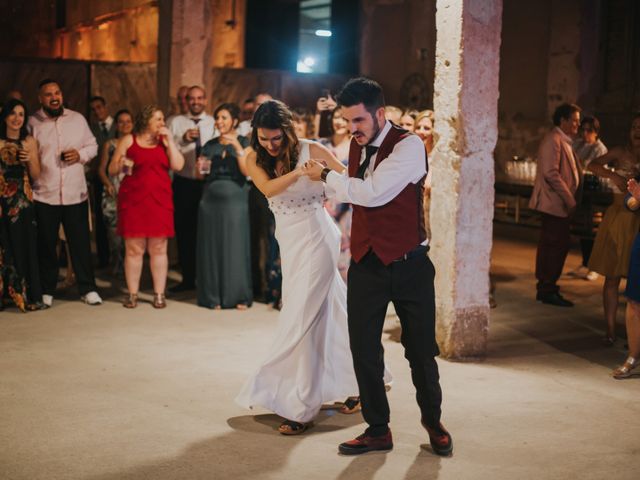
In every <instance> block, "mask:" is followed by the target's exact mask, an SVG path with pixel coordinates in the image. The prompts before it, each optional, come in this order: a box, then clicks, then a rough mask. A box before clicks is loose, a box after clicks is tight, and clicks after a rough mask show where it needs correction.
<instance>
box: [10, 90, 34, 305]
mask: <svg viewBox="0 0 640 480" xmlns="http://www.w3.org/2000/svg"><path fill="white" fill-rule="evenodd" d="M26 119H27V108H26V106H25V104H24V103H22V102H21V101H20V100H15V99H12V100H10V101H8V102H7V103H6V104H5V105H4V107H3V109H2V112H0V307H1V306H2V305H3V304H4V302H5V300H6V301H9V300H11V301H13V303H14V304H15V305H16V306H17V307H18V308H19V309H20V310H22V311H23V312H24V311H26V310H37V309H39V308H43V307H44V304H43V303H42V287H41V285H40V274H39V271H38V248H37V230H36V219H35V209H34V205H33V194H32V191H31V181H32V180H35V179H36V178H38V176H39V175H40V161H39V159H38V146H37V143H36V140H35V139H34V138H33V137H32V136H31V135H29V134H28V132H27V128H26Z"/></svg>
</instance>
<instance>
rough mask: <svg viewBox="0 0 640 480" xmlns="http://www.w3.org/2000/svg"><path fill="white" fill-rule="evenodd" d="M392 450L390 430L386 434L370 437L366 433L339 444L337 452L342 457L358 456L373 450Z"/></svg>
mask: <svg viewBox="0 0 640 480" xmlns="http://www.w3.org/2000/svg"><path fill="white" fill-rule="evenodd" d="M392 448H393V439H392V438H391V430H389V431H387V433H386V434H384V435H381V436H377V437H372V436H370V435H367V432H365V433H363V434H362V435H360V436H358V437H356V438H354V439H353V440H349V441H348V442H344V443H341V444H340V446H339V447H338V451H339V452H340V453H341V454H343V455H360V454H361V453H367V452H373V451H375V450H391V449H392Z"/></svg>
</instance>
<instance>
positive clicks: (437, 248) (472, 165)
mask: <svg viewBox="0 0 640 480" xmlns="http://www.w3.org/2000/svg"><path fill="white" fill-rule="evenodd" d="M501 20H502V0H438V2H437V12H436V28H437V42H436V74H435V85H434V92H435V93H434V111H435V130H436V134H437V135H438V136H439V140H438V143H437V144H436V149H435V152H434V155H433V158H432V161H431V168H432V172H433V178H432V193H431V195H432V197H431V210H430V217H431V231H432V239H431V251H430V255H431V257H432V258H433V260H434V263H435V266H436V310H437V327H436V335H437V339H438V344H439V345H440V350H441V353H442V355H443V356H444V357H445V358H452V359H465V358H474V357H481V356H483V355H485V353H486V349H487V336H488V329H489V264H490V256H491V245H492V233H493V229H492V220H493V200H494V189H493V184H494V159H493V150H494V147H495V145H496V140H497V136H498V71H499V58H500V31H501V25H502V22H501Z"/></svg>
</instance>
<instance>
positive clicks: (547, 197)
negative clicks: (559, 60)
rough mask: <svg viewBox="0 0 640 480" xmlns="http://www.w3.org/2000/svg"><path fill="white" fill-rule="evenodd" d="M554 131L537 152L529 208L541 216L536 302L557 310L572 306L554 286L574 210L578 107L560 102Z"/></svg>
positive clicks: (577, 172) (564, 256) (568, 243)
mask: <svg viewBox="0 0 640 480" xmlns="http://www.w3.org/2000/svg"><path fill="white" fill-rule="evenodd" d="M553 124H554V125H555V126H554V128H553V129H552V130H551V131H550V132H548V133H547V134H546V135H545V137H544V139H543V140H542V143H541V144H540V150H539V151H538V171H537V174H536V182H535V185H534V187H533V193H532V194H531V200H530V202H529V208H531V209H533V210H537V211H538V212H540V213H541V215H542V228H541V229H540V241H539V242H538V251H537V253H536V279H537V280H538V283H537V285H536V289H537V294H536V300H539V301H541V302H542V303H547V304H550V305H556V306H559V307H572V306H573V303H572V302H570V301H569V300H567V299H565V298H564V297H563V296H562V295H560V291H559V288H558V285H557V281H558V278H560V275H561V274H562V267H563V266H564V261H565V259H566V258H567V253H568V252H569V246H570V234H569V224H570V222H571V215H572V213H573V211H574V210H575V208H576V198H575V194H576V190H577V189H578V185H579V183H580V172H579V170H578V165H577V163H576V158H575V156H574V154H573V149H572V147H571V144H572V137H575V136H576V135H577V133H578V128H579V126H580V107H578V106H577V105H572V104H568V103H563V104H562V105H560V106H559V107H558V108H556V110H555V112H554V113H553Z"/></svg>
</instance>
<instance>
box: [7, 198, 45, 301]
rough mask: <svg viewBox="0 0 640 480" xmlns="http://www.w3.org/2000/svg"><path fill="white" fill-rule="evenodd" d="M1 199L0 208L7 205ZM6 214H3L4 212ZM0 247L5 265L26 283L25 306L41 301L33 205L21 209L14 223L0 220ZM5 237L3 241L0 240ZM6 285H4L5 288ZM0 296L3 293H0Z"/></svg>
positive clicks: (36, 231)
mask: <svg viewBox="0 0 640 480" xmlns="http://www.w3.org/2000/svg"><path fill="white" fill-rule="evenodd" d="M3 203H4V202H2V200H1V199H0V208H6V203H5V204H4V205H3ZM5 213H6V210H5ZM0 222H2V224H1V225H0V247H2V248H4V255H5V258H4V263H5V265H6V264H8V265H11V264H13V266H14V267H15V269H16V272H17V274H18V275H19V276H20V277H22V278H24V279H25V281H26V282H27V302H28V303H30V304H33V303H36V302H41V301H42V282H41V281H40V265H39V264H38V227H37V224H36V209H35V207H34V206H33V205H28V206H26V207H23V208H22V209H21V210H20V213H19V214H18V217H17V219H16V220H15V221H11V220H10V219H9V216H8V215H7V216H5V218H0ZM3 235H6V238H2V236H3ZM6 287H7V285H6V284H5V288H6ZM0 296H2V292H1V291H0Z"/></svg>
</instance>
